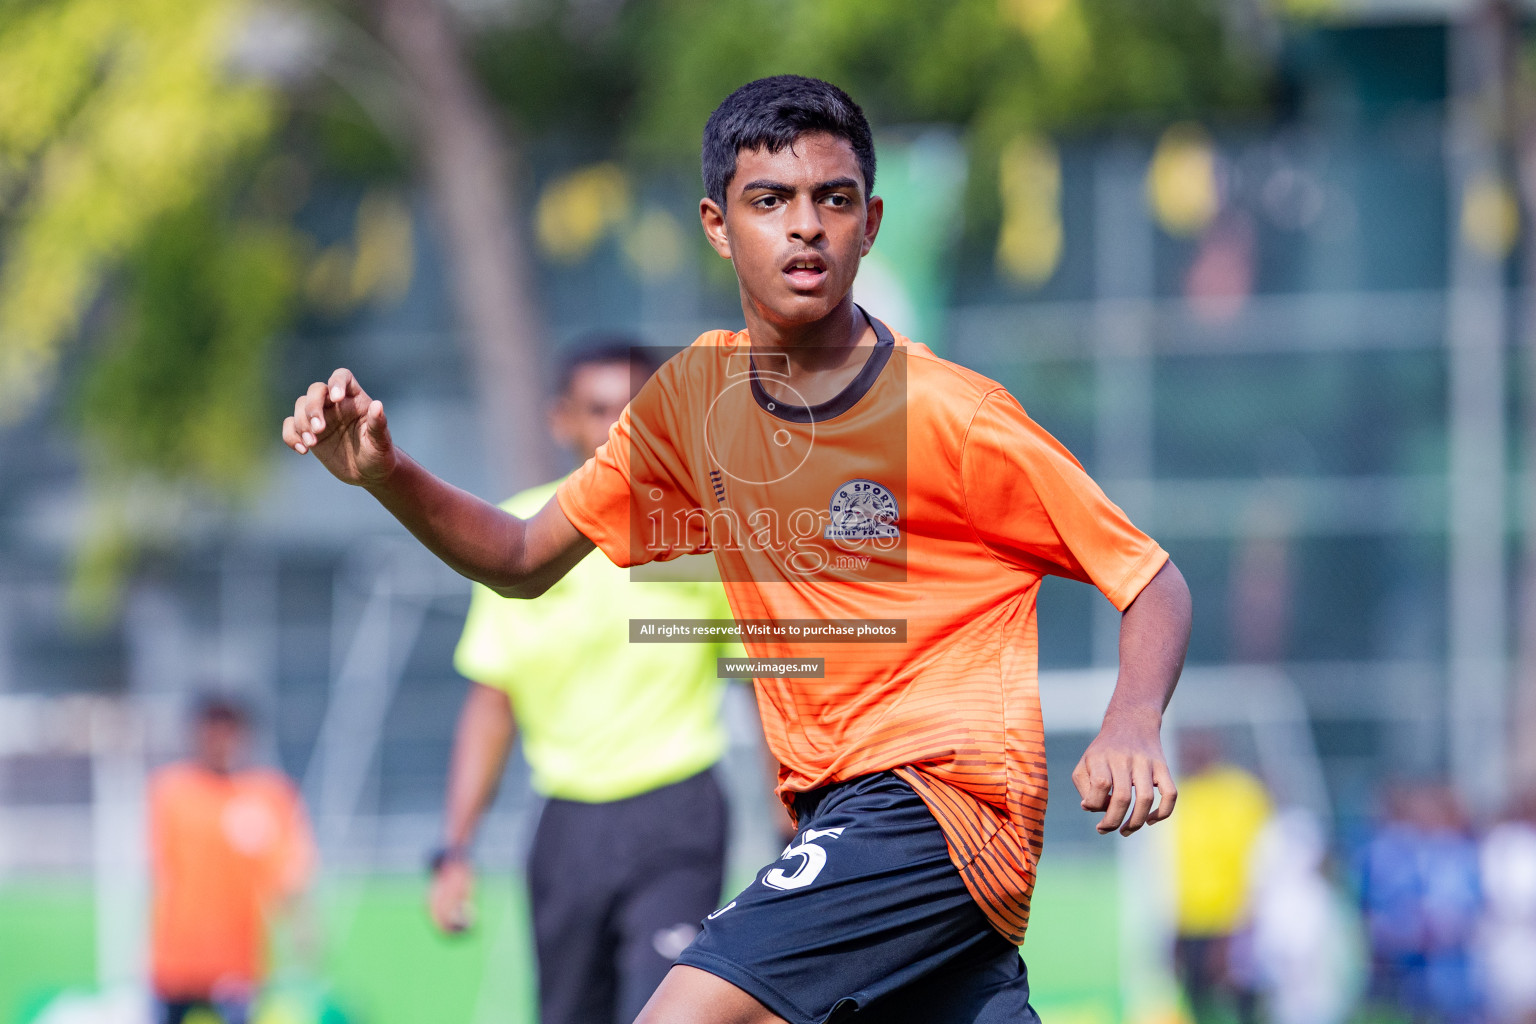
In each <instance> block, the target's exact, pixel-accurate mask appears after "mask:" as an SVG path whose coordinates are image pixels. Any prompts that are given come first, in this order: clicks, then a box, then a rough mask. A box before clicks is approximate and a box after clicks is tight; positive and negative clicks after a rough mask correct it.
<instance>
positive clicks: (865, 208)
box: [699, 132, 883, 327]
mask: <svg viewBox="0 0 1536 1024" xmlns="http://www.w3.org/2000/svg"><path fill="white" fill-rule="evenodd" d="M882 211H883V206H882V203H881V201H880V199H879V197H877V196H876V197H866V196H865V194H864V174H863V172H862V171H861V170H860V169H859V161H858V157H856V156H855V155H854V152H853V147H852V146H850V145H849V144H848V141H847V140H846V139H841V138H838V137H837V136H834V135H829V134H826V133H824V132H814V133H810V134H807V135H802V136H801V137H800V138H798V139H796V140H795V144H794V145H793V146H789V147H786V148H785V149H782V150H780V151H779V152H777V153H770V152H768V151H767V150H765V149H756V150H748V149H743V150H741V151H740V152H738V153H737V154H736V173H735V175H734V176H732V178H731V180H730V181H729V182H728V183H727V184H726V205H725V209H724V210H722V209H721V208H720V207H719V205H718V204H716V203H715V202H714V201H713V200H711V199H704V200H702V201H701V202H700V204H699V217H700V219H701V220H702V221H703V224H704V233H705V235H707V236H708V238H709V243H710V245H712V246H714V248H715V251H716V252H718V253H719V254H720V255H721V256H724V257H726V258H727V259H729V260H730V261H731V262H732V263H733V264H734V265H735V268H736V279H737V281H739V282H740V285H741V299H742V305H743V306H744V307H745V308H746V309H747V310H750V311H755V312H756V313H757V315H758V316H759V317H761V318H762V319H764V320H766V321H768V322H770V323H773V324H778V325H783V326H787V327H789V326H795V325H799V324H807V323H813V322H815V321H817V320H820V319H822V318H824V317H826V316H827V315H828V314H830V313H831V312H832V311H833V310H834V309H835V308H837V306H838V304H839V303H841V302H842V301H843V300H844V299H845V298H846V297H847V295H848V293H849V292H850V291H851V290H852V288H853V279H854V277H855V276H856V275H857V274H858V272H859V260H860V259H861V258H862V257H863V256H864V255H865V254H866V253H868V252H869V249H870V246H872V245H873V244H874V242H875V235H876V234H877V233H878V232H879V230H880V216H881V213H882Z"/></svg>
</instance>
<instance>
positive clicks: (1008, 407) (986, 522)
mask: <svg viewBox="0 0 1536 1024" xmlns="http://www.w3.org/2000/svg"><path fill="white" fill-rule="evenodd" d="M961 480H962V486H963V488H964V492H965V505H966V516H967V518H968V519H969V520H970V523H971V528H972V529H973V530H975V532H976V536H977V538H978V539H979V540H980V542H981V543H982V545H983V546H984V547H986V548H987V550H988V551H989V552H991V554H992V555H993V556H994V557H995V558H997V559H998V560H999V561H1001V562H1003V563H1004V564H1007V565H1011V566H1013V567H1014V568H1017V569H1020V570H1023V571H1028V572H1034V573H1037V574H1040V575H1052V576H1065V577H1067V578H1069V579H1075V580H1080V581H1082V582H1084V583H1091V584H1093V585H1094V586H1096V587H1098V588H1099V590H1100V591H1102V592H1103V594H1104V596H1105V597H1107V598H1109V600H1110V602H1111V603H1112V604H1114V606H1115V607H1116V608H1118V609H1120V610H1121V611H1124V610H1125V609H1126V608H1127V607H1128V606H1129V605H1130V603H1131V602H1132V601H1134V600H1135V599H1136V595H1137V594H1139V593H1141V590H1142V588H1143V587H1145V586H1146V585H1147V583H1149V582H1150V581H1151V579H1152V577H1153V576H1156V575H1157V573H1158V570H1160V569H1161V568H1162V567H1163V563H1165V562H1166V561H1167V560H1168V554H1167V552H1165V551H1164V550H1163V549H1162V548H1161V547H1159V546H1158V545H1157V542H1156V541H1154V540H1152V538H1150V537H1148V536H1147V535H1146V534H1144V533H1142V532H1141V531H1140V530H1138V529H1137V528H1136V527H1135V526H1134V525H1132V523H1131V521H1130V520H1129V519H1128V518H1127V517H1126V515H1125V513H1124V512H1122V511H1121V510H1120V508H1119V507H1118V506H1117V505H1115V503H1114V502H1112V501H1110V500H1109V498H1108V497H1106V496H1105V494H1104V492H1103V491H1102V490H1101V489H1100V488H1099V485H1098V484H1096V483H1094V482H1093V479H1092V478H1091V477H1090V476H1089V475H1088V474H1087V473H1086V472H1085V471H1084V470H1083V467H1082V466H1081V465H1080V464H1079V463H1078V461H1077V460H1076V459H1075V458H1073V457H1072V453H1071V452H1069V451H1067V449H1066V448H1064V447H1063V446H1062V445H1061V443H1060V442H1059V441H1057V440H1056V439H1055V438H1054V437H1052V436H1051V435H1050V434H1049V433H1047V432H1046V431H1045V430H1044V429H1043V428H1042V427H1041V426H1040V425H1039V424H1037V423H1036V422H1035V421H1034V420H1032V419H1030V418H1029V416H1028V415H1027V414H1026V413H1025V412H1024V410H1023V408H1021V407H1020V406H1019V403H1018V402H1017V401H1016V400H1015V399H1014V398H1013V396H1012V395H1010V394H1008V393H1007V392H1006V391H1001V390H999V391H993V392H991V393H989V394H988V395H987V396H986V397H985V398H984V399H983V400H982V402H981V405H980V406H979V407H978V409H977V410H976V415H975V416H974V417H973V418H972V421H971V425H970V429H969V430H968V431H967V433H966V439H965V448H964V452H963V454H962V457H961Z"/></svg>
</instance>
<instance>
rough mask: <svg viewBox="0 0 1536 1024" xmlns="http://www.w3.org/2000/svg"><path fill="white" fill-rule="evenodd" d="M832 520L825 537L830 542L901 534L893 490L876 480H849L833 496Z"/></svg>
mask: <svg viewBox="0 0 1536 1024" xmlns="http://www.w3.org/2000/svg"><path fill="white" fill-rule="evenodd" d="M827 509H828V511H830V512H831V513H832V521H831V522H830V523H828V524H827V527H826V529H825V530H823V531H822V534H821V535H822V536H823V537H825V538H826V539H827V540H836V541H845V540H875V539H877V538H892V537H897V536H899V535H900V533H899V531H898V530H897V528H896V522H897V520H898V519H900V518H901V515H900V513H899V511H898V510H897V508H896V498H895V496H894V495H892V494H891V491H890V488H888V487H886V486H885V485H884V484H877V483H875V481H873V480H863V479H858V480H849V481H848V482H847V483H845V484H843V485H842V486H841V487H839V488H838V489H837V490H836V491H834V492H833V494H832V500H831V501H830V502H828V503H827Z"/></svg>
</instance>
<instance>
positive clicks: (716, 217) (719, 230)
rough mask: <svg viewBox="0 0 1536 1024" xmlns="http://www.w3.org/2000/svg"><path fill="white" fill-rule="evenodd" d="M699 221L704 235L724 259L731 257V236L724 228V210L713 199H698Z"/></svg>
mask: <svg viewBox="0 0 1536 1024" xmlns="http://www.w3.org/2000/svg"><path fill="white" fill-rule="evenodd" d="M699 223H700V224H703V225H704V237H705V238H707V239H709V244H710V245H711V246H712V247H713V248H714V250H715V252H717V253H719V254H720V255H721V257H723V258H724V259H730V258H731V238H730V236H729V235H728V234H726V230H725V211H724V210H722V209H721V208H720V204H719V203H716V202H715V201H714V200H713V199H710V198H708V197H705V198H703V199H700V200H699Z"/></svg>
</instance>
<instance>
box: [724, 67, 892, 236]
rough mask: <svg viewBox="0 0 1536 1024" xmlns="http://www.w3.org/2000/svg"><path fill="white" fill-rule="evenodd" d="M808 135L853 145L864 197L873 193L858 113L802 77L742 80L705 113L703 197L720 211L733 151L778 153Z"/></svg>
mask: <svg viewBox="0 0 1536 1024" xmlns="http://www.w3.org/2000/svg"><path fill="white" fill-rule="evenodd" d="M812 132H826V133H827V134H829V135H835V136H837V137H838V138H840V139H844V140H846V141H847V143H848V145H850V146H852V147H853V154H854V156H856V157H858V160H859V170H860V171H862V172H863V173H864V196H865V198H866V199H867V198H869V196H870V195H871V194H872V193H873V192H874V189H875V140H874V136H873V135H872V134H871V132H870V130H869V122H868V121H867V120H865V118H864V111H862V110H860V109H859V105H858V104H857V103H855V102H853V99H852V98H851V97H849V95H848V94H847V93H845V92H843V90H841V89H839V88H838V87H837V86H835V85H832V84H831V83H830V82H823V81H822V80H821V79H819V78H806V77H804V76H803V75H774V76H773V77H772V78H759V79H758V80H757V81H755V82H748V83H747V84H746V85H744V86H742V87H741V88H740V89H737V90H736V91H735V92H733V93H731V94H730V95H729V96H727V97H726V98H725V102H724V103H721V104H720V105H719V106H718V107H716V108H715V112H714V113H713V114H710V115H709V121H708V122H706V123H705V125H704V150H703V161H702V162H703V165H704V166H703V170H704V194H705V195H707V196H709V198H711V199H713V200H714V201H715V202H716V203H719V204H720V206H721V208H722V209H723V208H724V207H725V187H726V186H727V185H729V184H730V182H731V178H732V177H733V176H734V175H735V174H736V154H737V153H739V152H741V151H742V150H743V149H747V150H755V149H766V150H767V151H768V152H770V153H778V152H780V151H782V150H784V149H785V148H787V147H790V146H793V145H794V144H795V140H797V139H799V138H800V136H802V135H808V134H811V133H812Z"/></svg>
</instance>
